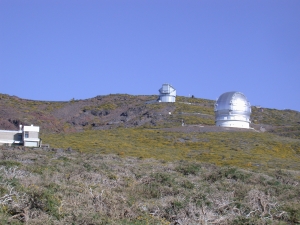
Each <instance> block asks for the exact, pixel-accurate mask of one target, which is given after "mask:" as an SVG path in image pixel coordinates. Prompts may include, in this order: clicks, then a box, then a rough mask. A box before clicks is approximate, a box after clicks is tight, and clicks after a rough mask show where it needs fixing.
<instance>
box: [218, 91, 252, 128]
mask: <svg viewBox="0 0 300 225" xmlns="http://www.w3.org/2000/svg"><path fill="white" fill-rule="evenodd" d="M250 115H251V105H250V103H249V102H248V100H247V98H246V96H245V95H244V94H243V93H241V92H235V91H232V92H226V93H224V94H222V95H221V96H220V97H219V98H218V100H217V102H216V103H215V120H216V126H221V127H238V128H249V124H250Z"/></svg>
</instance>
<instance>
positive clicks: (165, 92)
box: [158, 84, 176, 102]
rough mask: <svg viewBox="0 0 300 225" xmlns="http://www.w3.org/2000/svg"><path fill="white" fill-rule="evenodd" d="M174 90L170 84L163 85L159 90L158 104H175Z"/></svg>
mask: <svg viewBox="0 0 300 225" xmlns="http://www.w3.org/2000/svg"><path fill="white" fill-rule="evenodd" d="M175 100H176V89H175V88H173V87H172V86H171V85H170V84H163V85H162V87H161V88H160V89H159V100H158V101H159V102H175Z"/></svg>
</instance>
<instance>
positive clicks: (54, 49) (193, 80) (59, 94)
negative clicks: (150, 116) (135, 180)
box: [0, 0, 300, 111]
mask: <svg viewBox="0 0 300 225" xmlns="http://www.w3.org/2000/svg"><path fill="white" fill-rule="evenodd" d="M0 78H1V79H0V82H1V87H0V93H4V94H9V95H16V96H18V97H21V98H27V99H35V100H70V99H72V98H75V99H85V98H91V97H94V96H96V95H106V94H116V93H126V94H132V95H138V94H145V95H150V94H158V89H159V88H160V87H161V85H162V84H163V83H170V84H172V85H173V86H174V87H175V88H176V90H177V94H178V95H181V96H189V95H192V94H193V95H195V97H199V98H206V99H213V100H215V99H216V98H217V97H218V96H219V95H221V94H222V93H223V92H227V91H240V92H243V93H244V94H245V95H246V96H247V98H248V100H249V101H250V103H251V104H252V105H261V106H263V107H268V108H277V109H286V108H289V109H294V110H298V111H300V1H299V0H280V1H278V0H243V1H241V0H184V1H183V0H180V1H179V0H80V1H79V0H30V1H27V0H0Z"/></svg>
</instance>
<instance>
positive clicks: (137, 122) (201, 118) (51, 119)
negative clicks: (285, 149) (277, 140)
mask: <svg viewBox="0 0 300 225" xmlns="http://www.w3.org/2000/svg"><path fill="white" fill-rule="evenodd" d="M156 99H157V96H156V95H148V96H147V95H145V96H133V95H127V94H112V95H106V96H96V97H94V98H90V99H84V100H75V99H72V100H70V101H60V102H54V101H33V100H26V99H21V98H18V97H16V96H9V95H5V94H0V107H1V110H0V129H18V127H19V125H20V124H23V125H30V124H34V125H37V126H40V127H41V128H42V132H43V133H72V132H80V131H84V130H107V129H114V128H119V127H127V128H137V127H144V128H166V127H168V128H171V127H180V126H181V123H182V120H184V122H185V124H186V125H190V126H191V125H196V126H199V125H201V126H205V127H207V126H210V127H213V126H214V101H212V100H208V99H201V98H190V97H182V96H178V97H177V100H176V102H175V103H159V102H153V100H156ZM251 120H252V124H251V127H253V128H255V129H257V130H260V131H262V130H263V131H267V132H272V133H276V134H279V135H282V136H291V137H293V138H299V136H300V129H299V127H300V112H298V111H293V110H276V109H268V108H261V107H259V108H258V107H255V106H253V107H252V115H251ZM261 128H263V129H261ZM210 130H211V131H212V130H214V129H210ZM215 131H218V129H215Z"/></svg>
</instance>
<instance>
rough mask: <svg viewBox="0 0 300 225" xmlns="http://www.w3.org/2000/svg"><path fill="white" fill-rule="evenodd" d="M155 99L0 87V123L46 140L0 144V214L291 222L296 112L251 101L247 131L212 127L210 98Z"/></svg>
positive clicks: (298, 171)
mask: <svg viewBox="0 0 300 225" xmlns="http://www.w3.org/2000/svg"><path fill="white" fill-rule="evenodd" d="M155 99H157V96H154V95H153V96H131V95H121V94H117V95H107V96H97V97H95V98H91V99H86V100H74V99H72V100H70V101H67V102H45V101H31V100H25V99H20V98H18V97H13V96H8V95H0V107H1V110H0V129H18V126H19V125H20V124H23V125H30V124H34V125H39V126H40V127H41V138H42V140H43V143H49V144H50V146H51V148H49V149H35V150H34V149H26V150H25V149H24V148H21V147H18V148H15V149H9V148H8V147H4V146H3V147H2V150H0V158H1V161H0V162H1V165H2V166H1V167H0V178H1V181H0V183H1V185H0V191H1V195H0V203H1V207H2V208H1V212H0V215H1V216H2V221H6V222H7V223H8V222H10V223H16V224H18V223H19V222H20V223H21V221H25V220H26V221H27V222H28V223H29V224H41V223H47V221H48V222H49V223H50V224H72V223H73V224H147V223H148V224H299V223H300V213H299V212H300V210H299V209H300V192H299V190H300V188H299V184H300V124H299V122H300V112H297V111H293V110H276V109H266V108H258V107H252V112H253V113H252V115H251V119H252V124H251V127H252V128H253V129H249V130H248V129H234V128H220V127H215V126H214V101H212V100H206V99H199V98H187V97H180V96H179V97H177V99H176V103H158V102H153V100H155ZM182 122H184V123H185V126H181V125H182ZM1 154H2V155H1ZM1 196H2V197H1ZM6 222H4V224H6Z"/></svg>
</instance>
